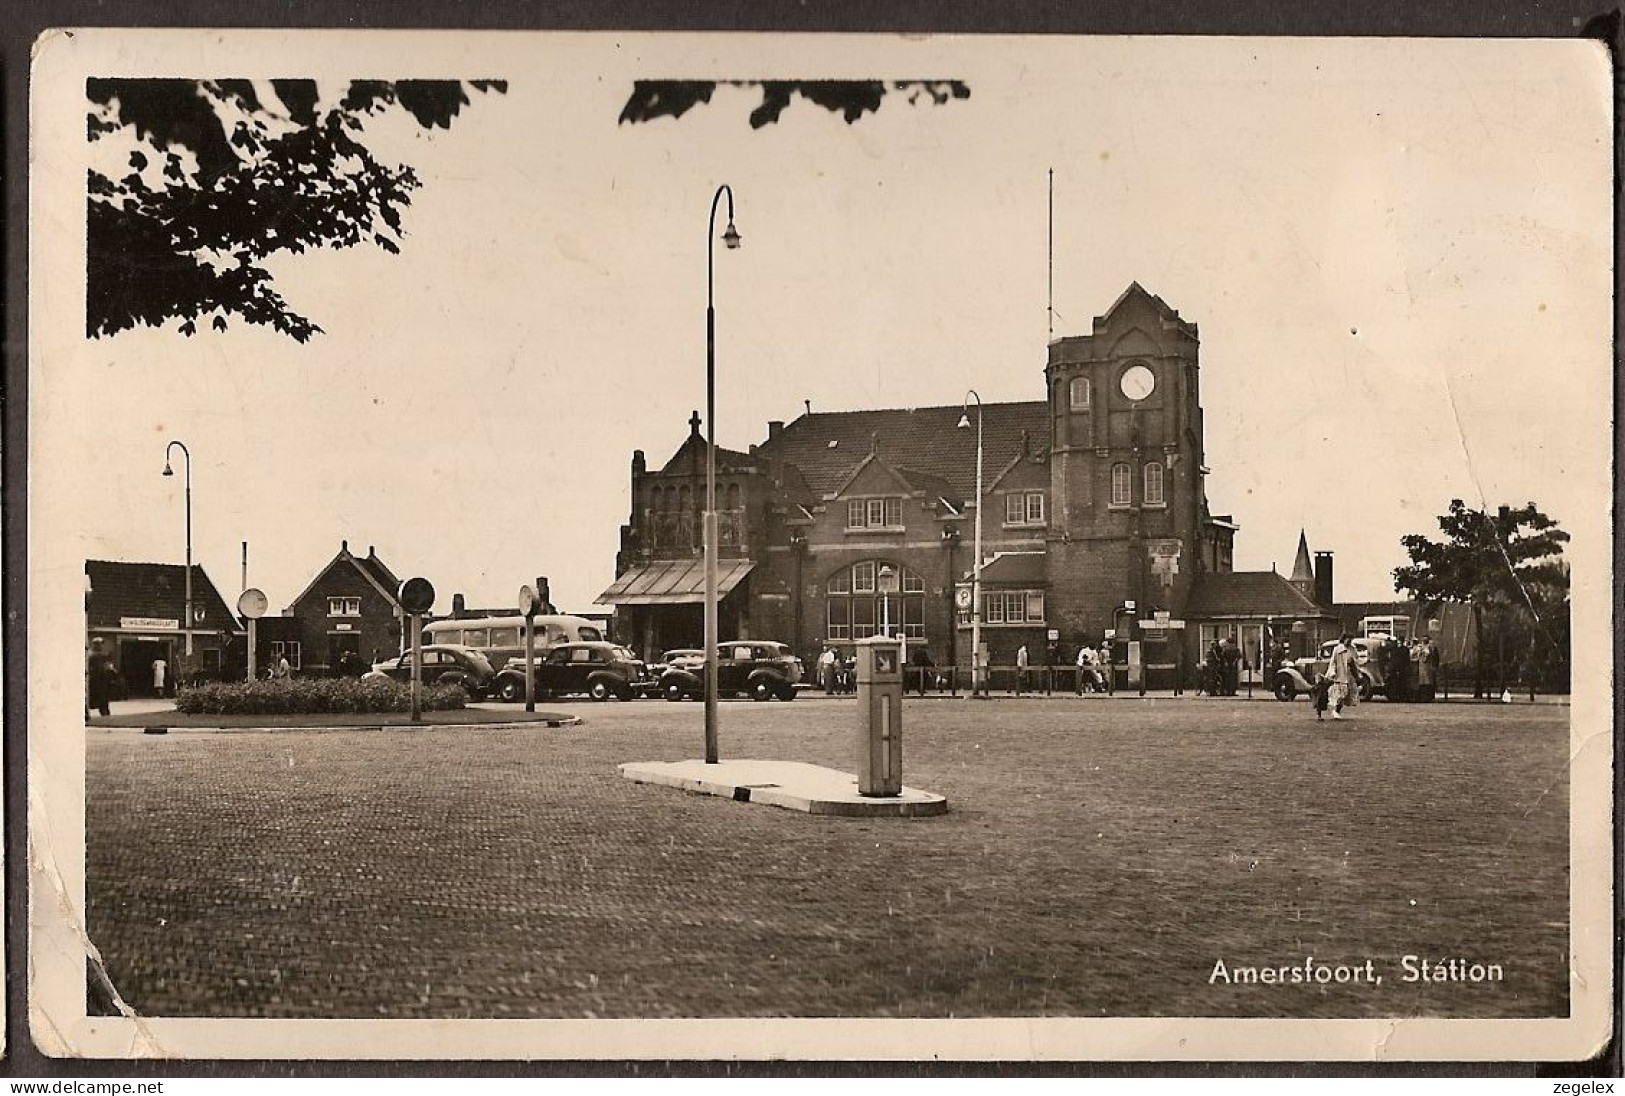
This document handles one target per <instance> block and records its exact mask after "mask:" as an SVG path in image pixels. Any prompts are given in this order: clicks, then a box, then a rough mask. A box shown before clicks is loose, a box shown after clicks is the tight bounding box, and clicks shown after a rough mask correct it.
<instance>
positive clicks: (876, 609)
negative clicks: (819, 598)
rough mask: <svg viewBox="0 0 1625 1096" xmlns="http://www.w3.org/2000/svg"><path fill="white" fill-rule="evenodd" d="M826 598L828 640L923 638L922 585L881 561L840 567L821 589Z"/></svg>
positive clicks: (905, 571)
mask: <svg viewBox="0 0 1625 1096" xmlns="http://www.w3.org/2000/svg"><path fill="white" fill-rule="evenodd" d="M824 589H825V591H826V592H827V594H828V595H829V596H828V598H827V602H826V603H827V605H828V606H829V610H828V611H829V638H830V639H845V640H851V639H864V638H866V637H868V636H878V635H887V636H896V635H898V634H899V633H901V634H902V635H904V636H906V637H907V638H909V639H924V638H925V580H924V579H922V578H921V577H920V576H919V575H918V574H916V573H915V572H914V571H911V570H909V569H908V568H907V567H904V566H902V565H901V564H897V563H890V562H887V561H886V560H881V559H866V560H863V561H862V562H860V563H854V564H852V565H851V566H849V567H842V568H841V569H840V570H838V571H835V572H834V573H832V574H831V575H830V576H829V579H828V581H827V582H826V583H825V585H824Z"/></svg>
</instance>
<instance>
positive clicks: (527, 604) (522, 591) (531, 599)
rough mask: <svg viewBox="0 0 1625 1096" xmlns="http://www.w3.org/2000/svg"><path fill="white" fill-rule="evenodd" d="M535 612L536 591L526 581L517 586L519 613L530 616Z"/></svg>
mask: <svg viewBox="0 0 1625 1096" xmlns="http://www.w3.org/2000/svg"><path fill="white" fill-rule="evenodd" d="M535 612H536V591H535V590H532V589H531V588H530V585H529V584H528V583H527V584H525V585H524V586H521V587H519V615H520V616H532V615H534V614H535Z"/></svg>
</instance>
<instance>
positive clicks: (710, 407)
mask: <svg viewBox="0 0 1625 1096" xmlns="http://www.w3.org/2000/svg"><path fill="white" fill-rule="evenodd" d="M724 194H726V195H727V196H728V227H727V229H726V230H725V231H724V232H723V233H722V242H723V243H724V244H725V245H727V247H728V250H730V251H734V250H737V249H738V247H739V230H738V229H736V228H735V227H734V192H733V188H732V187H730V186H729V185H728V184H727V183H724V184H722V185H721V186H719V187H717V192H716V194H714V195H712V197H711V217H710V220H708V221H707V222H706V225H705V763H706V764H707V765H715V764H716V763H717V641H718V638H719V637H718V635H717V310H716V303H715V300H716V293H715V281H716V237H717V203H718V202H720V201H721V200H722V196H723V195H724Z"/></svg>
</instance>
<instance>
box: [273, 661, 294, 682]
mask: <svg viewBox="0 0 1625 1096" xmlns="http://www.w3.org/2000/svg"><path fill="white" fill-rule="evenodd" d="M291 677H293V667H292V666H289V665H288V656H287V655H278V656H277V658H276V661H274V662H272V663H271V680H272V681H287V680H288V679H289V678H291Z"/></svg>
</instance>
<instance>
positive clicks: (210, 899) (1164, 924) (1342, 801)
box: [86, 697, 1569, 1018]
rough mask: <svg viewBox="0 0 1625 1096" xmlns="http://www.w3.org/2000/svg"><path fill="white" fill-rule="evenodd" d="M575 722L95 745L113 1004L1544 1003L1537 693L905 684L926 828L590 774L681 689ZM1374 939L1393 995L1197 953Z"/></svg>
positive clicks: (1484, 1011) (660, 735) (916, 1010)
mask: <svg viewBox="0 0 1625 1096" xmlns="http://www.w3.org/2000/svg"><path fill="white" fill-rule="evenodd" d="M563 706H564V707H568V708H570V709H571V710H572V711H574V712H575V713H576V714H579V715H581V716H582V717H583V718H584V719H585V722H584V723H583V724H582V725H580V726H576V727H564V728H555V729H546V728H541V729H536V728H525V729H502V728H491V727H457V728H448V729H444V730H401V729H394V730H385V731H322V732H314V731H309V730H305V731H301V730H295V729H287V730H276V731H266V732H254V731H232V732H223V733H201V732H193V733H182V732H176V733H171V734H169V735H165V736H154V735H144V734H142V733H140V732H139V731H137V730H130V729H103V728H95V729H92V730H90V731H88V732H87V752H88V772H87V819H86V823H87V845H88V852H87V855H88V879H89V883H88V888H87V889H88V901H89V925H90V935H91V938H92V939H93V940H94V941H95V943H96V944H97V946H98V947H99V948H100V949H101V952H102V955H103V956H104V958H105V961H106V965H107V971H108V974H109V976H110V977H111V979H112V981H113V983H114V984H115V985H116V986H117V988H118V991H119V992H120V994H121V995H122V997H123V998H124V999H125V1001H126V1002H127V1003H129V1004H130V1005H131V1006H132V1007H133V1008H135V1009H136V1010H137V1011H139V1012H141V1013H145V1014H148V1015H162V1016H276V1017H362V1018H373V1017H498V1018H528V1017H722V1016H809V1017H822V1016H849V1017H948V1016H954V1017H974V1016H1102V1015H1110V1016H1236V1017H1255V1016H1256V1017H1279V1016H1294V1017H1365V1016H1419V1015H1426V1016H1448V1017H1535V1016H1564V1015H1567V1012H1568V991H1567V971H1568V961H1567V951H1568V946H1569V933H1568V927H1567V924H1568V868H1567V847H1568V798H1569V797H1568V764H1569V762H1568V751H1567V731H1568V711H1567V709H1566V708H1564V707H1560V706H1548V705H1527V704H1524V705H1517V706H1507V707H1503V706H1499V705H1472V704H1440V705H1433V706H1404V705H1387V704H1384V703H1381V702H1377V703H1371V704H1366V705H1362V706H1360V707H1359V708H1358V710H1357V712H1356V714H1355V718H1354V719H1352V720H1350V721H1347V722H1345V723H1341V724H1335V725H1334V724H1331V723H1329V722H1328V723H1325V724H1317V723H1316V722H1315V720H1314V718H1313V716H1312V713H1311V712H1310V710H1309V708H1308V706H1307V705H1306V704H1305V703H1304V702H1302V701H1299V702H1297V703H1294V704H1279V703H1276V702H1273V701H1262V700H1255V701H1252V702H1247V701H1240V700H1235V701H1227V700H1216V699H1193V698H1186V699H1181V700H1168V699H1154V700H1139V699H1127V698H1118V699H1107V698H1101V697H1090V698H1085V699H1082V700H1073V699H1059V698H1057V699H1049V700H1042V699H1035V700H1020V701H1017V700H1005V699H998V700H993V701H988V702H980V703H977V702H971V701H967V700H936V699H932V700H923V701H910V702H908V704H907V706H906V709H905V736H906V737H905V769H904V771H905V776H906V779H907V782H908V783H909V784H911V785H914V786H917V787H921V788H925V789H928V790H931V791H934V792H938V793H941V794H944V795H946V796H947V797H948V800H949V813H948V814H946V815H944V816H941V817H938V818H923V819H896V820H892V819H885V820H866V819H847V818H830V817H817V816H809V815H805V814H800V813H795V812H790V811H785V810H778V809H774V808H771V807H765V806H760V805H756V804H746V803H736V802H730V801H727V800H721V799H715V798H709V797H703V796H695V795H687V794H683V793H681V792H678V791H674V790H672V789H667V788H658V787H651V786H643V785H637V784H634V783H632V782H630V781H627V780H623V779H621V778H619V777H618V776H617V774H616V769H615V766H616V765H617V764H618V763H620V762H625V761H661V760H678V759H681V758H685V757H694V756H698V754H699V752H700V746H701V741H702V735H701V708H700V706H699V705H697V704H667V703H660V702H654V701H643V702H635V703H629V704H613V703H612V704H598V705H594V704H587V703H581V704H567V705H563ZM721 714H722V736H721V741H722V752H723V754H724V756H730V757H762V758H783V759H791V760H798V761H808V762H814V763H818V764H823V765H829V766H832V767H838V768H846V769H850V768H851V764H852V762H851V755H852V752H853V745H852V737H853V736H852V723H853V720H854V718H855V711H854V705H853V704H852V703H851V702H850V701H846V700H826V699H823V698H821V697H817V698H813V697H809V698H805V699H803V700H801V701H799V702H797V703H793V704H784V703H769V704H753V703H749V702H742V703H730V704H725V705H723V707H722V713H721ZM1405 956H1415V957H1417V959H1416V961H1420V960H1424V959H1425V960H1427V961H1428V962H1429V964H1430V965H1431V964H1433V963H1442V964H1448V962H1449V960H1452V959H1458V960H1463V961H1465V962H1466V963H1468V964H1472V963H1477V964H1480V965H1482V966H1484V968H1485V969H1486V970H1487V969H1488V966H1489V965H1491V964H1493V965H1495V966H1497V967H1499V969H1500V971H1501V973H1502V977H1501V978H1499V979H1496V980H1488V979H1486V980H1482V981H1470V980H1468V981H1407V980H1406V970H1407V964H1406V962H1405V959H1404V957H1405ZM1367 960H1370V969H1371V970H1373V971H1375V972H1377V973H1378V974H1379V975H1380V976H1381V977H1382V981H1381V982H1380V984H1375V983H1371V982H1368V981H1359V982H1353V981H1350V982H1341V983H1340V982H1337V981H1328V982H1327V983H1325V984H1317V983H1315V982H1314V981H1313V979H1312V978H1311V980H1310V983H1309V984H1302V983H1293V982H1291V981H1290V976H1289V975H1288V976H1283V978H1282V982H1283V984H1264V982H1263V981H1262V980H1260V981H1255V982H1248V983H1240V982H1227V980H1226V979H1225V978H1216V977H1215V969H1216V963H1218V962H1219V961H1222V962H1223V963H1224V964H1225V968H1226V970H1227V971H1229V970H1232V969H1234V968H1248V969H1252V970H1254V971H1255V972H1258V971H1262V970H1264V969H1266V968H1283V967H1292V966H1294V965H1296V966H1297V967H1305V966H1306V965H1312V964H1326V965H1329V967H1331V968H1335V967H1336V966H1339V965H1342V966H1346V967H1349V968H1353V967H1354V966H1356V965H1359V964H1364V963H1366V961H1367ZM1447 969H1449V968H1448V966H1447ZM1462 969H1464V970H1465V969H1467V968H1465V967H1464V968H1462ZM1328 977H1330V975H1328Z"/></svg>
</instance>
